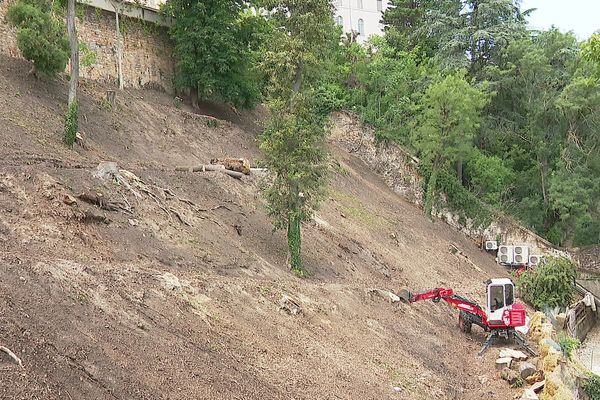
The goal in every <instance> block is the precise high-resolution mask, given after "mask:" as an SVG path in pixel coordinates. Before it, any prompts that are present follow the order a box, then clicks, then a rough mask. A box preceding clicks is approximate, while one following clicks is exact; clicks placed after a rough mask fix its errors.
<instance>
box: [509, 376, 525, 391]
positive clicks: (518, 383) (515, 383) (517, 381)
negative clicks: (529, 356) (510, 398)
mask: <svg viewBox="0 0 600 400" xmlns="http://www.w3.org/2000/svg"><path fill="white" fill-rule="evenodd" d="M524 384H525V381H524V380H523V378H521V376H517V378H516V379H515V380H514V381H513V383H511V384H510V387H511V388H513V389H515V388H520V387H523V385H524Z"/></svg>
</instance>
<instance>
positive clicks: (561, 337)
mask: <svg viewBox="0 0 600 400" xmlns="http://www.w3.org/2000/svg"><path fill="white" fill-rule="evenodd" d="M558 344H559V345H560V348H561V349H562V351H563V353H564V355H565V356H567V357H568V358H571V354H573V350H575V349H577V348H578V347H579V346H581V342H580V341H579V340H578V339H575V338H573V337H571V336H569V335H567V334H566V333H564V332H560V333H559V334H558Z"/></svg>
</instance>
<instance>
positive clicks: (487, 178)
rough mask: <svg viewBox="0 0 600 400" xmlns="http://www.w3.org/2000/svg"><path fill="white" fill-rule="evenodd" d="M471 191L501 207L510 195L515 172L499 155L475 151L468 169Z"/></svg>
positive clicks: (487, 201) (491, 203) (489, 202)
mask: <svg viewBox="0 0 600 400" xmlns="http://www.w3.org/2000/svg"><path fill="white" fill-rule="evenodd" d="M466 173H467V176H468V181H469V184H470V188H471V191H472V192H473V194H475V195H476V196H477V197H479V198H480V199H481V200H483V201H484V202H486V203H487V204H489V205H492V206H495V207H497V208H500V207H501V206H502V204H503V201H505V200H506V198H507V197H508V192H509V190H510V186H511V182H512V181H513V180H514V176H513V175H514V173H513V171H512V169H511V168H510V167H508V166H507V165H506V162H505V161H504V160H502V159H501V158H500V157H498V156H488V155H485V154H483V153H482V152H480V151H474V152H473V153H472V155H471V157H470V158H469V159H468V161H467V170H466Z"/></svg>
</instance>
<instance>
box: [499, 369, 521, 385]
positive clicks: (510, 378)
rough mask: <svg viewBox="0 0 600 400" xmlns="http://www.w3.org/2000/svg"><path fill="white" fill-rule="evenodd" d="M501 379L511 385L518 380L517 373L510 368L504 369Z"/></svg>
mask: <svg viewBox="0 0 600 400" xmlns="http://www.w3.org/2000/svg"><path fill="white" fill-rule="evenodd" d="M501 376H502V379H504V380H505V381H507V382H508V383H510V384H511V385H512V384H513V383H515V382H516V381H517V380H518V379H519V373H518V372H517V371H514V370H512V369H510V368H504V369H503V370H502V375H501Z"/></svg>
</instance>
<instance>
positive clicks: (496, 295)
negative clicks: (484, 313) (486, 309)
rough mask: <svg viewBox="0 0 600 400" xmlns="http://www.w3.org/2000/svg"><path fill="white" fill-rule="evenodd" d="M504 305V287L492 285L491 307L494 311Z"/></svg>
mask: <svg viewBox="0 0 600 400" xmlns="http://www.w3.org/2000/svg"><path fill="white" fill-rule="evenodd" d="M503 307H504V287H502V286H492V287H491V288H490V309H491V311H492V312H494V311H496V310H499V309H501V308H503Z"/></svg>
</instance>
